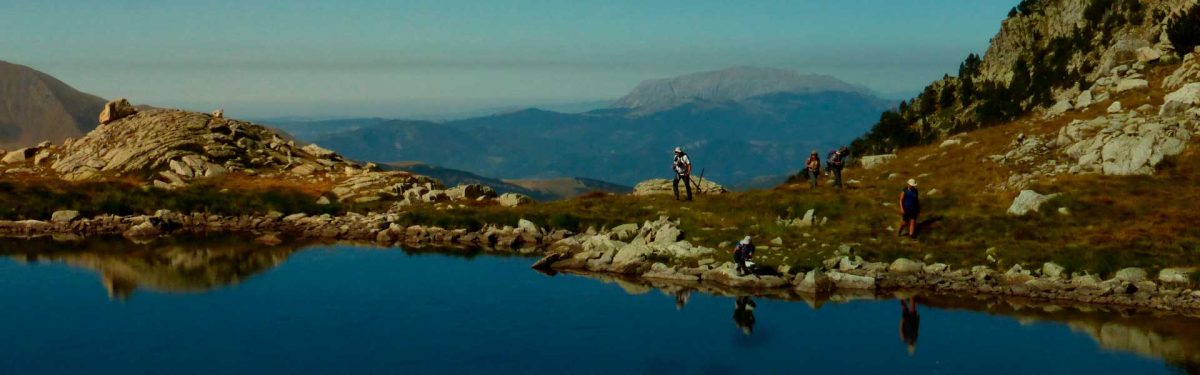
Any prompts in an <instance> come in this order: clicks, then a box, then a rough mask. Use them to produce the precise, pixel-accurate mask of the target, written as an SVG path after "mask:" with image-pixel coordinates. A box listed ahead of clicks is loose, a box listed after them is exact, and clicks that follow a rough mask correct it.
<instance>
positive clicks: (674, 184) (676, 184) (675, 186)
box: [671, 174, 692, 201]
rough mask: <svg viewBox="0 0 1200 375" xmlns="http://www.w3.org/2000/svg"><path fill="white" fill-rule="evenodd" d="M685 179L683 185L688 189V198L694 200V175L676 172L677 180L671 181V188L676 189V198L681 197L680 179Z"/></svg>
mask: <svg viewBox="0 0 1200 375" xmlns="http://www.w3.org/2000/svg"><path fill="white" fill-rule="evenodd" d="M680 180H682V181H683V187H684V189H686V190H687V200H689V201H690V200H692V176H690V175H686V174H682V175H681V174H676V175H675V181H672V182H671V189H672V190H674V191H675V199H679V181H680Z"/></svg>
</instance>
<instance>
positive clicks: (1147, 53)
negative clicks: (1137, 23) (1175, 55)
mask: <svg viewBox="0 0 1200 375" xmlns="http://www.w3.org/2000/svg"><path fill="white" fill-rule="evenodd" d="M1162 55H1163V53H1162V51H1159V50H1157V49H1154V48H1152V47H1142V48H1138V49H1137V59H1138V62H1143V63H1146V62H1151V61H1156V60H1158V59H1159V58H1161V57H1162Z"/></svg>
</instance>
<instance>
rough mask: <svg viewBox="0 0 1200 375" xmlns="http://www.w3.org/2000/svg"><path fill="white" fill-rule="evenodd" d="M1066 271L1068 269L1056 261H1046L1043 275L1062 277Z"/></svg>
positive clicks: (1054, 277)
mask: <svg viewBox="0 0 1200 375" xmlns="http://www.w3.org/2000/svg"><path fill="white" fill-rule="evenodd" d="M1064 271H1066V269H1065V268H1063V266H1060V265H1058V264H1057V263H1054V262H1046V263H1045V264H1043V265H1042V275H1043V276H1046V277H1049V278H1052V279H1059V278H1062V276H1063V272H1064Z"/></svg>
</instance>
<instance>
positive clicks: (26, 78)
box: [0, 61, 104, 149]
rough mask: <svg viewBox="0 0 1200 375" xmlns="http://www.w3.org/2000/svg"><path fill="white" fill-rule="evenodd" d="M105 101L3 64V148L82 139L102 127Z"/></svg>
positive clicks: (0, 109) (0, 104) (0, 82)
mask: <svg viewBox="0 0 1200 375" xmlns="http://www.w3.org/2000/svg"><path fill="white" fill-rule="evenodd" d="M103 107H104V99H101V98H100V97H97V96H95V95H91V94H87V93H82V92H79V91H77V90H75V89H74V88H71V86H68V85H67V84H65V83H63V82H62V81H59V80H58V79H56V78H54V77H51V76H50V75H47V74H45V73H42V72H39V71H37V70H34V69H32V68H30V67H27V66H23V65H17V64H12V63H8V62H4V61H0V148H7V149H11V148H16V147H23V146H29V145H33V144H36V143H38V142H42V141H52V142H59V141H62V140H64V139H66V138H71V137H79V136H82V135H83V134H86V133H87V132H88V131H90V130H92V129H94V128H95V127H96V125H97V124H98V122H97V120H96V115H97V114H99V113H100V110H101V109H103Z"/></svg>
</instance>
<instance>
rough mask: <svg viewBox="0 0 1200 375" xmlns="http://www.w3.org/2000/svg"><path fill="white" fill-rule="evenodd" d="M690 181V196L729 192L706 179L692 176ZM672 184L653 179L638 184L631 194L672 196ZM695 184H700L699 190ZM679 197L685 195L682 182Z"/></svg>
mask: <svg viewBox="0 0 1200 375" xmlns="http://www.w3.org/2000/svg"><path fill="white" fill-rule="evenodd" d="M692 181H693V186H692V195H702V194H725V193H728V192H729V190H726V189H725V187H723V186H721V185H719V184H717V183H715V182H713V181H711V180H709V179H707V178H706V179H704V181H700V179H699V178H697V177H696V176H692ZM672 183H673V181H672V180H668V179H665V178H655V179H650V180H646V181H642V182H640V183H638V184H637V186H634V187H633V193H631V194H632V195H634V196H646V195H674V194H675V191H674V190H673V189H672ZM696 183H699V184H700V188H699V189H697V188H696V186H695V184H696ZM679 195H680V197H683V196H684V195H686V189H685V188H684V186H683V181H680V182H679Z"/></svg>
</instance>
